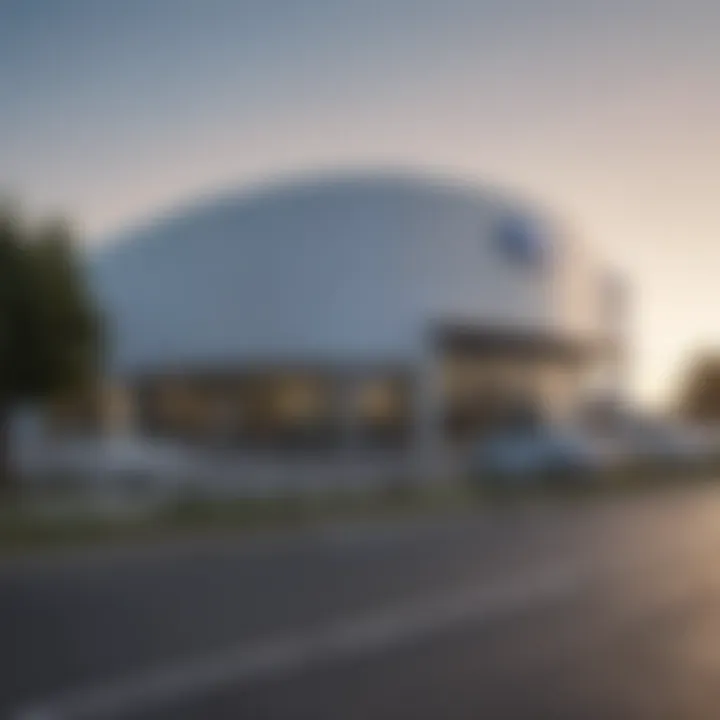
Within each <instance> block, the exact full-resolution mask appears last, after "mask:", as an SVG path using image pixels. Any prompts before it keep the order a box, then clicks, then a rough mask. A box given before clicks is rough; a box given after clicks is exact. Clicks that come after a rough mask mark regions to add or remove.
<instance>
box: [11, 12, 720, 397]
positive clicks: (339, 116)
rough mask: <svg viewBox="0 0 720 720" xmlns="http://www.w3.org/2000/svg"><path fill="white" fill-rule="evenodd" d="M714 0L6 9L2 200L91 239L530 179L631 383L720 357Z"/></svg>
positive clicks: (640, 387) (646, 391)
mask: <svg viewBox="0 0 720 720" xmlns="http://www.w3.org/2000/svg"><path fill="white" fill-rule="evenodd" d="M719 36H720V4H718V3H717V2H716V1H715V0H687V1H686V2H682V1H681V0H677V1H675V0H673V1H670V0H604V1H603V0H593V1H590V0H504V1H503V0H493V1H489V0H0V127H1V129H2V132H0V189H3V188H5V189H6V190H7V191H8V192H10V193H12V194H14V195H17V196H18V197H19V198H21V199H22V200H23V201H24V202H26V204H27V205H28V206H29V207H30V208H31V209H32V210H33V211H37V212H44V211H47V210H54V209H59V210H62V211H64V212H66V213H68V214H70V215H71V216H72V217H73V218H75V220H76V221H77V223H78V224H79V226H80V228H81V230H82V232H83V234H84V236H85V237H86V238H87V241H88V242H101V241H102V238H103V237H104V236H106V235H108V234H111V233H112V232H114V231H115V230H117V229H120V228H122V227H123V225H126V224H128V223H132V222H134V221H135V220H137V219H138V218H142V217H145V216H147V215H148V214H152V213H153V212H155V211H156V210H157V209H158V208H162V207H163V206H167V205H173V204H176V203H177V202H178V201H181V200H182V199H183V198H191V197H194V196H197V195H198V194H200V193H204V192H213V191H214V190H216V189H218V188H225V187H227V186H229V185H238V186H243V185H245V184H249V183H253V182H257V181H258V180H264V179H266V178H268V177H272V176H275V175H282V174H285V173H295V172H301V171H304V170H307V169H316V168H320V167H335V166H337V165H358V164H361V165H395V166H403V167H408V166H410V167H413V166H419V167H430V168H436V169H443V170H447V171H450V172H457V173H462V174H467V175H469V176H472V177H477V178H478V179H480V180H483V181H490V182H497V183H499V184H501V185H504V186H506V187H508V188H517V189H518V190H520V191H521V192H522V193H524V194H525V195H528V196H529V197H531V198H535V199H537V200H540V201H541V202H545V203H546V204H548V205H549V206H550V207H551V208H553V209H556V210H557V211H558V212H560V213H561V214H562V215H563V217H564V218H566V219H567V221H568V222H569V223H570V225H571V226H572V227H573V228H574V229H575V231H576V232H577V233H578V234H579V235H581V236H583V237H584V238H586V239H587V240H588V241H589V242H590V243H591V244H593V245H595V246H597V247H598V248H599V249H600V250H601V251H602V252H604V253H605V254H606V255H607V256H608V257H610V258H612V259H615V260H617V261H618V262H619V264H620V265H621V266H622V267H624V268H625V269H626V271H627V273H628V274H629V276H630V277H631V279H632V281H633V283H634V286H635V293H636V298H635V300H636V311H635V318H634V325H635V333H634V337H635V347H634V354H635V358H636V367H635V389H636V391H637V393H638V395H639V396H641V397H644V398H648V399H657V398H661V397H664V396H665V395H666V394H667V392H668V389H669V388H670V387H672V382H673V380H674V379H675V376H676V373H677V370H678V368H679V365H680V363H681V362H682V360H683V358H685V357H686V356H687V354H688V352H690V351H691V350H692V349H693V348H695V347H696V346H697V345H703V346H706V345H718V344H720V312H718V310H719V309H720V283H718V282H717V273H718V269H720V242H719V240H720V209H718V208H717V197H718V194H719V191H720V170H719V169H718V168H719V167H720V162H719V161H720V133H718V131H717V129H718V127H720V83H718V80H717V73H718V69H719V68H720V43H718V42H717V38H718V37H719Z"/></svg>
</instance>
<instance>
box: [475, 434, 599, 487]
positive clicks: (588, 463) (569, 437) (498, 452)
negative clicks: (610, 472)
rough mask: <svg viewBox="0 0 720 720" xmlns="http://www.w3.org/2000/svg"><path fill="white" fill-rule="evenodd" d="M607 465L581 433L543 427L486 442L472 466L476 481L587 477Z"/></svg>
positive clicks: (481, 442)
mask: <svg viewBox="0 0 720 720" xmlns="http://www.w3.org/2000/svg"><path fill="white" fill-rule="evenodd" d="M608 462H609V458H608V457H607V456H606V455H605V453H603V451H602V450H601V448H600V447H599V446H598V445H596V444H595V443H593V442H592V441H591V440H590V439H589V438H587V437H584V436H583V435H581V434H580V433H578V432H573V431H571V430H565V429H555V428H543V427H540V428H529V429H526V430H512V431H504V432H498V433H496V434H494V435H491V436H489V437H487V438H485V439H483V440H482V441H480V442H479V443H478V444H477V445H476V447H475V448H474V450H473V452H472V456H471V461H470V466H471V472H472V474H473V476H475V477H483V476H495V477H497V476H500V477H503V478H510V479H515V480H532V479H534V478H537V477H538V476H539V475H554V474H557V475H560V474H562V475H567V476H577V477H586V476H587V475H589V474H591V473H593V472H595V471H597V470H601V469H603V467H605V466H606V465H607V463H608Z"/></svg>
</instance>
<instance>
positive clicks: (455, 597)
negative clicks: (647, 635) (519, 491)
mask: <svg viewBox="0 0 720 720" xmlns="http://www.w3.org/2000/svg"><path fill="white" fill-rule="evenodd" d="M584 580H585V575H584V569H581V568H580V567H574V568H573V567H572V566H571V565H569V564H568V563H563V564H561V565H558V566H555V567H550V568H545V569H544V570H543V571H540V572H534V573H530V574H529V573H523V575H522V577H519V578H516V579H513V580H510V581H508V582H506V583H504V584H501V585H496V586H494V587H488V586H487V585H486V584H480V585H477V586H472V587H469V588H465V589H463V590H461V591H455V592H453V593H448V594H445V595H442V596H439V597H435V598H432V599H423V600H419V601H414V602H408V603H404V604H398V605H393V606H391V607H387V608H385V609H383V610H381V611H379V612H374V613H373V614H371V615H368V616H365V617H361V618H355V619H346V620H341V621H335V622H332V623H329V624H327V625H324V626H321V627H319V628H315V629H314V630H311V631H307V632H301V633H296V634H291V635H287V636H285V637H281V638H276V639H269V640H267V641H263V642H259V643H253V644H247V643H241V644H239V645H237V646H235V647H231V648H230V649H228V650H226V651H224V652H221V653H218V654H215V655H210V656H206V657H201V658H198V659H192V660H187V661H180V662H176V663H170V664H167V665H164V666H161V667H154V668H148V669H147V670H145V671H143V672H138V673H136V674H133V675H130V676H127V677H124V678H120V679H117V680H113V681H110V682H107V683H104V684H99V685H95V686H92V687H88V688H81V689H79V690H77V691H73V692H69V693H67V694H64V695H60V696H58V697H55V698H49V699H48V700H46V701H42V702H39V703H37V704H33V705H32V706H30V707H27V708H22V709H20V710H18V711H17V712H15V713H13V714H11V716H10V717H11V720H85V719H86V718H87V719H89V718H92V719H93V720H95V719H98V720H100V719H101V718H108V717H118V716H122V717H127V716H128V715H130V714H133V713H139V712H147V711H151V710H153V709H155V708H158V707H162V706H167V705H170V706H172V705H177V704H178V703H181V702H182V701H184V700H187V699H188V698H191V697H193V696H197V695H201V694H204V693H207V692H210V691H212V690H214V689H217V688H220V687H224V686H227V685H231V684H237V683H248V682H250V681H253V680H258V679H261V678H265V677H270V676H272V675H274V674H277V673H282V672H288V671H298V670H302V669H303V668H306V667H308V666H310V665H312V664H313V663H316V662H322V661H326V660H330V659H335V658H339V657H350V656H353V655H356V654H359V653H363V652H378V651H382V650H384V649H387V648H390V647H393V646H396V645H400V644H402V643H403V642H407V641H411V640H413V639H416V638H421V637H423V636H426V635H430V634H432V633H435V632H438V631H442V630H444V629H449V628H452V627H455V626H459V625H462V623H463V622H470V621H472V622H481V621H483V620H485V621H487V620H490V619H492V618H493V617H495V616H497V615H499V614H503V613H513V612H521V611H523V610H526V609H529V608H531V607H533V606H536V605H538V604H542V603H543V602H547V601H554V600H558V599H560V598H562V597H564V596H567V595H568V594H570V593H572V592H573V591H574V590H576V589H578V588H579V587H580V586H581V585H582V584H583V581H584Z"/></svg>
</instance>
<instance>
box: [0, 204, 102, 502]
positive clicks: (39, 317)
mask: <svg viewBox="0 0 720 720" xmlns="http://www.w3.org/2000/svg"><path fill="white" fill-rule="evenodd" d="M100 340H101V338H100V322H99V316H98V314H97V312H96V310H95V308H94V306H93V303H92V301H91V297H90V293H89V291H88V288H87V287H86V285H85V283H84V278H83V273H82V271H81V263H80V259H79V256H78V254H77V251H76V248H75V243H74V239H73V235H72V232H71V231H70V228H69V227H68V226H67V224H65V223H63V222H60V221H51V222H47V223H44V224H42V225H41V226H39V227H31V226H30V225H28V224H27V223H24V222H23V221H22V220H21V218H19V217H18V216H17V215H16V214H15V213H12V212H10V211H8V210H0V493H2V494H5V493H7V491H9V490H10V489H11V488H12V480H13V473H12V471H11V462H10V426H11V421H12V418H13V415H14V412H15V410H16V409H17V407H18V406H20V405H21V404H24V403H29V402H35V403H45V402H49V401H52V400H54V399H55V398H56V397H58V396H59V395H61V394H64V393H73V392H75V391H79V390H80V389H81V388H83V387H84V386H85V385H86V383H88V381H89V380H91V379H92V378H93V377H94V376H96V371H97V370H98V369H99V353H98V351H99V349H100Z"/></svg>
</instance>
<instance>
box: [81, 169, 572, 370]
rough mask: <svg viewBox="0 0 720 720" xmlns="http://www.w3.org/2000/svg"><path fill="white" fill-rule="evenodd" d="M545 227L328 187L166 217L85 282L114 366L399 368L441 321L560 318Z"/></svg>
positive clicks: (446, 186)
mask: <svg viewBox="0 0 720 720" xmlns="http://www.w3.org/2000/svg"><path fill="white" fill-rule="evenodd" d="M518 222H519V223H520V224H521V225H523V227H526V226H527V227H529V228H530V230H529V231H527V232H526V231H525V230H522V231H520V232H518V229H517V227H514V226H518ZM543 223H544V220H542V219H540V218H538V217H536V216H535V214H534V212H533V211H531V210H528V209H525V208H522V207H520V206H518V205H517V204H515V203H514V202H513V201H511V200H509V199H507V198H503V197H501V196H499V195H498V194H496V193H492V192H489V191H483V190H481V189H477V188H472V187H469V186H466V185H462V184H458V183H448V182H438V181H435V180H431V179H426V178H417V177H405V176H397V175H394V176H391V175H377V176H369V175H368V176H354V177H353V176H350V177H344V178H342V177H334V178H326V179H322V180H314V181H308V182H304V183H292V184H288V185H281V186H278V187H275V188H270V189H266V190H263V191H262V192H259V193H254V194H246V195H239V196H237V195H236V196H225V197H223V198H221V199H217V200H215V201H210V202H206V203H204V204H203V205H200V206H197V207H194V208H191V209H188V210H185V211H182V212H179V213H176V214H173V215H171V216H169V217H166V218H164V219H162V220H160V221H158V222H155V223H153V224H150V225H148V226H146V227H144V228H143V229H141V230H138V231H135V232H132V233H129V234H127V235H126V236H125V237H124V238H122V239H121V240H118V241H116V242H114V243H112V244H111V245H108V246H106V247H105V248H104V249H102V250H101V251H100V252H99V253H98V254H97V255H96V256H95V257H94V258H93V260H92V278H93V283H94V286H95V288H96V290H97V293H98V295H99V298H100V301H101V304H102V305H103V307H104V309H105V311H106V313H107V315H108V318H109V321H110V324H111V331H112V337H113V340H112V342H113V360H114V363H113V364H114V366H115V368H116V369H118V370H121V371H126V370H141V369H150V368H157V367H163V366H167V365H168V364H170V365H175V364H178V365H186V364H188V363H190V364H192V363H198V364H202V365H213V364H226V363H227V364H230V363H233V362H237V361H265V360H276V359H277V360H283V359H294V360H304V359H318V358H319V359H324V360H342V359H353V360H358V359H398V360H399V359H403V358H406V357H408V356H410V355H412V354H413V353H415V352H416V351H417V350H418V348H419V344H420V341H421V337H422V332H423V329H424V328H425V327H426V326H427V323H428V322H431V321H433V320H452V321H455V322H473V323H476V324H482V325H490V326H501V327H503V328H515V327H517V328H523V329H527V328H530V329H553V328H556V327H557V326H558V323H564V322H565V319H564V316H563V315H562V312H563V310H562V307H563V306H564V305H565V301H564V300H562V297H561V296H562V293H558V292H557V284H558V278H559V274H558V272H557V267H559V265H558V258H557V257H556V256H557V255H558V254H559V252H562V253H565V250H564V249H561V246H562V245H563V244H564V243H563V242H561V241H560V240H559V238H551V237H550V233H549V231H547V229H546V228H547V225H543ZM513 224H514V226H513ZM513 227H514V229H513ZM538 228H541V229H540V230H538ZM533 235H535V236H533ZM531 236H533V237H531ZM528 240H529V245H530V246H529V247H526V246H525V245H527V244H528V243H527V242H526V241H528ZM549 240H551V241H552V245H553V247H551V248H549V250H550V252H547V251H548V248H546V247H545V246H544V243H547V242H548V241H549ZM546 254H547V255H548V256H550V258H549V261H548V258H546V257H535V256H534V255H543V256H544V255H546ZM568 327H569V326H568Z"/></svg>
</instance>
